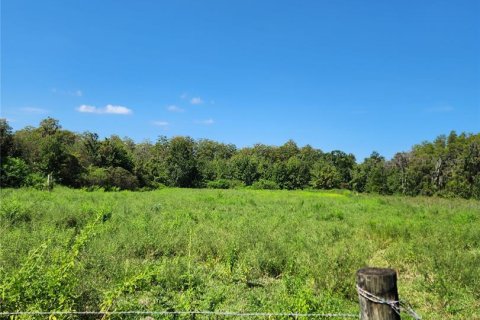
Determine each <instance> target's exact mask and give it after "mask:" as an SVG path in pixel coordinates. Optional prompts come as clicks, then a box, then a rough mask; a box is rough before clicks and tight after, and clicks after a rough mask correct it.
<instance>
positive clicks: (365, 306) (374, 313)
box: [357, 268, 400, 320]
mask: <svg viewBox="0 0 480 320" xmlns="http://www.w3.org/2000/svg"><path fill="white" fill-rule="evenodd" d="M357 286H358V287H359V288H360V289H359V291H360V290H364V291H366V292H368V293H371V294H373V295H374V296H376V297H379V298H381V299H383V300H385V301H398V291H397V273H396V272H395V270H393V269H382V268H364V269H360V270H358V271H357ZM365 295H366V294H360V292H359V295H358V299H359V302H360V319H362V320H400V315H399V314H398V313H397V312H396V311H395V310H394V309H393V308H392V306H390V305H388V304H385V303H378V302H375V301H372V300H375V298H373V299H371V298H370V299H369V298H367V297H365ZM396 306H397V307H398V304H397V305H396Z"/></svg>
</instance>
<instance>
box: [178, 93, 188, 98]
mask: <svg viewBox="0 0 480 320" xmlns="http://www.w3.org/2000/svg"><path fill="white" fill-rule="evenodd" d="M187 98H188V94H187V93H186V92H184V93H182V94H181V95H180V99H182V100H185V99H187Z"/></svg>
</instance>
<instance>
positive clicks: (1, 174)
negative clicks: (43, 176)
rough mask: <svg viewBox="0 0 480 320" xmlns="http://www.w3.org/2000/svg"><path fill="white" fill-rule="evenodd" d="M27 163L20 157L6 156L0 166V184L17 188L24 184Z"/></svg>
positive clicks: (27, 170) (27, 172) (27, 169)
mask: <svg viewBox="0 0 480 320" xmlns="http://www.w3.org/2000/svg"><path fill="white" fill-rule="evenodd" d="M29 172H30V169H29V168H28V165H27V164H26V163H25V161H23V160H22V159H20V158H10V157H8V158H6V159H5V161H4V162H3V163H2V165H1V168H0V186H2V187H14V188H18V187H21V186H24V185H25V180H26V177H27V175H28V174H29Z"/></svg>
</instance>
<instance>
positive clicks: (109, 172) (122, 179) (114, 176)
mask: <svg viewBox="0 0 480 320" xmlns="http://www.w3.org/2000/svg"><path fill="white" fill-rule="evenodd" d="M84 184H85V186H87V187H102V188H105V190H108V191H115V190H134V189H136V188H137V187H138V180H137V177H135V176H134V175H133V174H132V173H131V172H130V171H128V170H126V169H124V168H121V167H114V168H108V169H106V168H97V167H90V168H89V169H88V172H87V174H86V175H85V176H84Z"/></svg>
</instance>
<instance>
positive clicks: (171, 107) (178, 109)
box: [167, 105, 185, 112]
mask: <svg viewBox="0 0 480 320" xmlns="http://www.w3.org/2000/svg"><path fill="white" fill-rule="evenodd" d="M167 110H168V111H170V112H184V111H185V109H182V108H180V107H177V106H175V105H171V106H168V107H167Z"/></svg>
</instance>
